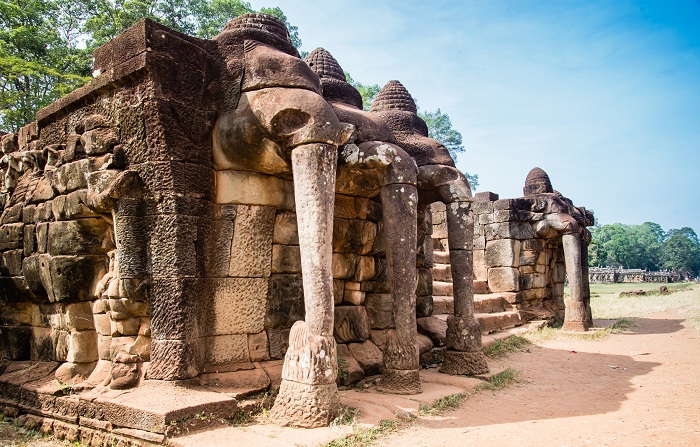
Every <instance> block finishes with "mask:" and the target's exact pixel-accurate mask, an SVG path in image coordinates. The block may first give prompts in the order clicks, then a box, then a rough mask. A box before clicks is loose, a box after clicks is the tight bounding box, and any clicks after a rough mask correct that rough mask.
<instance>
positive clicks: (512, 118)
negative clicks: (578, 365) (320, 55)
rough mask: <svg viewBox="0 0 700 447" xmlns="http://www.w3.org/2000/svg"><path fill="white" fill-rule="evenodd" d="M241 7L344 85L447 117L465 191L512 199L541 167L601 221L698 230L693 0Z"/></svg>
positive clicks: (698, 11) (699, 14)
mask: <svg viewBox="0 0 700 447" xmlns="http://www.w3.org/2000/svg"><path fill="white" fill-rule="evenodd" d="M273 1H274V0H273ZM251 4H252V6H253V7H255V8H259V7H261V6H280V7H281V8H282V10H283V11H284V12H285V14H286V15H287V17H288V18H289V21H290V22H291V23H292V24H293V25H296V26H298V27H299V36H300V37H301V39H302V41H303V47H302V49H303V50H306V51H311V50H313V49H314V48H316V47H319V46H321V47H324V48H326V49H327V50H328V51H330V52H331V54H333V55H334V56H335V58H336V59H337V60H338V61H339V62H340V64H341V65H342V66H343V68H344V69H345V70H347V71H348V72H349V73H350V74H351V75H352V76H353V78H354V79H356V80H358V81H360V82H363V83H366V84H379V85H384V84H385V83H386V82H387V81H389V80H391V79H398V80H399V81H401V82H402V83H403V84H404V85H405V86H406V87H407V88H408V90H409V91H410V92H411V94H412V95H413V96H414V97H415V98H416V99H417V102H418V105H419V107H421V108H422V109H426V110H430V111H432V110H435V109H437V108H440V109H441V110H442V111H443V112H446V113H448V114H449V115H450V118H451V119H452V122H453V125H454V127H455V128H456V129H457V130H459V131H460V132H461V133H462V136H463V140H464V141H463V142H464V146H465V148H466V152H465V153H463V154H461V155H460V156H459V157H458V160H457V165H458V167H459V168H460V169H462V170H464V171H467V172H470V173H476V174H479V182H480V183H479V186H478V188H477V191H493V192H496V193H498V194H500V196H501V198H506V197H518V196H521V195H522V186H523V182H524V180H525V176H526V175H527V173H528V171H529V170H530V169H531V168H533V167H535V166H539V167H541V168H542V169H544V170H545V171H547V172H548V173H549V176H550V178H551V180H552V184H553V186H554V188H555V189H557V190H559V191H560V192H561V193H562V194H564V195H565V196H568V197H570V198H571V199H572V200H573V201H574V203H575V204H577V205H581V206H586V207H587V208H590V209H593V210H594V211H595V213H596V217H597V218H598V221H599V223H600V224H609V223H615V222H620V223H625V224H640V223H642V222H645V221H651V222H656V223H658V224H660V225H661V226H662V227H663V228H664V229H665V230H669V229H671V228H681V227H684V226H689V227H692V228H693V229H695V231H696V232H700V1H698V0H667V1H620V0H615V1H596V0H589V1H563V0H559V1H545V0H542V1H529V0H512V1H498V0H483V1H469V0H464V1H439V0H436V1H434V2H424V1H410V0H404V1H394V0H390V1H381V0H373V1H369V0H354V1H339V0H326V1H325V2H318V1H317V0H280V1H278V3H277V4H275V3H274V2H270V1H257V0H254V1H251Z"/></svg>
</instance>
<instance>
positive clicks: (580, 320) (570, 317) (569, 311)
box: [562, 300, 588, 332]
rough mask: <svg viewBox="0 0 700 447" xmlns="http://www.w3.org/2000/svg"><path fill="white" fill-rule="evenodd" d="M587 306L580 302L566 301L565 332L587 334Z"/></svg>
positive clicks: (563, 327)
mask: <svg viewBox="0 0 700 447" xmlns="http://www.w3.org/2000/svg"><path fill="white" fill-rule="evenodd" d="M586 314H587V310H586V305H585V304H584V303H582V302H580V301H572V300H567V301H566V313H565V316H564V325H563V326H562V329H564V330H565V331H576V332H585V331H587V330H588V324H587V323H586Z"/></svg>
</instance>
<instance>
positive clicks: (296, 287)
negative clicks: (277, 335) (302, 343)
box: [265, 274, 305, 329]
mask: <svg viewBox="0 0 700 447" xmlns="http://www.w3.org/2000/svg"><path fill="white" fill-rule="evenodd" d="M267 290H268V292H267V311H266V312H265V328H266V329H280V328H290V327H292V325H293V324H294V323H295V322H296V321H299V320H303V319H304V313H305V310H304V289H303V283H302V279H301V275H279V274H275V275H272V276H271V277H270V280H269V286H268V289H267Z"/></svg>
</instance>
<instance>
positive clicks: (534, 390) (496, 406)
mask: <svg viewBox="0 0 700 447" xmlns="http://www.w3.org/2000/svg"><path fill="white" fill-rule="evenodd" d="M636 321H637V322H638V323H639V324H640V326H639V327H638V328H636V329H635V330H634V333H624V334H617V335H612V336H610V337H608V338H605V339H603V340H600V341H586V340H577V339H564V340H556V341H549V342H543V343H542V344H541V345H538V346H533V347H531V348H530V352H523V353H519V354H515V355H512V356H510V357H508V358H506V359H503V360H500V361H493V362H491V364H492V365H493V366H495V367H499V366H501V367H503V366H510V367H512V368H514V369H517V370H520V371H522V375H521V378H522V379H523V380H524V381H526V382H527V383H524V384H522V385H519V386H515V387H511V388H508V389H506V390H504V391H501V392H499V393H497V394H495V395H494V394H492V393H481V394H479V395H477V396H473V397H471V398H470V399H468V400H466V401H465V402H464V403H463V405H462V407H461V408H460V409H458V410H456V411H454V412H452V413H449V414H448V415H446V416H444V417H436V418H427V419H423V420H420V421H417V422H416V423H415V424H414V425H413V426H412V427H410V428H408V429H406V430H403V431H401V432H399V433H397V434H395V435H393V436H392V437H390V438H388V439H386V440H382V442H381V444H382V445H386V446H392V447H401V446H405V447H424V446H425V447H437V446H450V447H457V446H463V445H478V446H489V447H490V446H514V445H518V446H538V447H539V446H543V445H546V446H661V445H670V446H700V331H698V330H697V329H695V328H692V327H690V326H689V325H687V326H688V327H686V325H685V323H684V322H683V319H682V318H681V317H679V316H678V315H677V314H673V313H663V314H658V315H654V316H652V317H651V318H640V319H636Z"/></svg>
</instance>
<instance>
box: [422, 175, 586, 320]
mask: <svg viewBox="0 0 700 447" xmlns="http://www.w3.org/2000/svg"><path fill="white" fill-rule="evenodd" d="M472 207H473V209H474V270H473V273H474V290H475V293H476V295H475V301H476V303H477V307H478V308H479V309H482V308H485V309H488V308H493V307H494V306H495V307H496V308H497V309H498V310H500V311H501V312H500V313H499V315H498V318H499V319H500V320H501V321H491V320H492V318H489V316H487V315H481V317H482V318H481V320H482V330H484V331H492V329H490V328H492V327H496V328H502V327H509V326H518V325H520V324H522V323H524V322H525V321H528V320H533V319H552V318H556V319H559V320H560V321H563V323H564V329H569V330H575V331H585V330H587V329H588V328H589V327H590V326H591V324H592V317H591V308H590V290H589V284H588V280H589V273H588V244H589V243H590V240H591V234H590V231H588V229H587V228H586V227H588V226H591V225H593V223H594V219H593V214H592V213H591V212H590V211H588V210H586V209H585V208H584V207H576V206H574V204H573V202H572V201H571V200H570V199H568V198H566V197H564V196H562V195H561V194H560V193H559V192H558V191H555V190H554V189H553V188H552V184H551V182H550V180H549V176H548V175H547V173H546V172H544V171H543V170H542V169H540V168H534V169H532V170H531V171H530V172H529V173H528V175H527V178H526V180H525V186H524V188H523V197H518V198H514V199H499V196H498V194H494V193H492V192H479V193H477V194H476V195H475V197H474V202H473V204H472ZM442 209H443V206H441V205H439V204H438V205H434V206H433V222H434V229H433V239H434V240H435V244H436V248H437V249H438V250H443V249H445V248H446V247H449V241H448V239H447V237H446V231H445V230H446V225H445V224H444V218H443V213H444V212H443V211H442ZM445 265H446V266H447V267H448V268H449V267H450V266H449V263H447V262H446V263H445ZM450 270H451V268H450ZM448 273H449V271H448ZM445 278H449V275H447V276H445ZM567 279H568V283H569V288H570V292H569V300H568V302H566V303H565V300H564V287H565V283H566V281H567ZM487 303H488V304H487Z"/></svg>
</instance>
